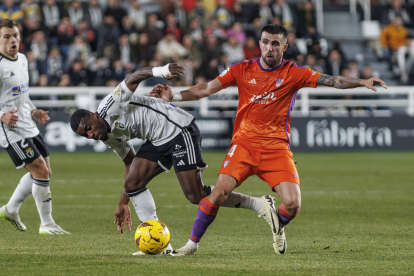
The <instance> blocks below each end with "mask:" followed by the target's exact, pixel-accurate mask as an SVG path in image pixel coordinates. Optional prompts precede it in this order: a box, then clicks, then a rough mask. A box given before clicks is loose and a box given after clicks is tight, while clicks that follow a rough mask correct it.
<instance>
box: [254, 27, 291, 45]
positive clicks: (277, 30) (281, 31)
mask: <svg viewBox="0 0 414 276" xmlns="http://www.w3.org/2000/svg"><path fill="white" fill-rule="evenodd" d="M263 32H266V33H269V34H281V35H283V37H284V38H285V43H286V40H287V34H288V33H287V31H286V29H285V28H284V27H283V26H280V25H277V24H268V25H266V26H264V27H263V29H262V32H261V33H260V37H261V36H262V34H263Z"/></svg>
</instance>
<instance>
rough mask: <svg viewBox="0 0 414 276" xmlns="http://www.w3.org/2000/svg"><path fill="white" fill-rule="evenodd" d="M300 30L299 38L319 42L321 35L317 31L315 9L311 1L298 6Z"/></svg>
mask: <svg viewBox="0 0 414 276" xmlns="http://www.w3.org/2000/svg"><path fill="white" fill-rule="evenodd" d="M298 20H299V22H298V29H297V36H298V37H305V38H306V39H309V40H310V41H312V40H319V38H320V35H319V34H318V33H317V31H316V13H315V7H314V6H313V4H312V2H310V1H302V2H300V3H299V5H298Z"/></svg>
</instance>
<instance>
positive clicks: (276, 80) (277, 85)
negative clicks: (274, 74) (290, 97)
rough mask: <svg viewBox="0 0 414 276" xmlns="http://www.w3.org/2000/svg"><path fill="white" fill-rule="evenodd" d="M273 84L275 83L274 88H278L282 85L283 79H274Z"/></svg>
mask: <svg viewBox="0 0 414 276" xmlns="http://www.w3.org/2000/svg"><path fill="white" fill-rule="evenodd" d="M275 82H276V87H279V86H280V85H281V84H282V83H283V79H281V78H277V79H275Z"/></svg>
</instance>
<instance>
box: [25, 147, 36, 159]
mask: <svg viewBox="0 0 414 276" xmlns="http://www.w3.org/2000/svg"><path fill="white" fill-rule="evenodd" d="M24 152H25V153H26V155H27V157H29V158H32V157H33V156H34V151H33V149H32V148H27V149H26V150H25V151H24Z"/></svg>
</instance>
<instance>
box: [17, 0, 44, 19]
mask: <svg viewBox="0 0 414 276" xmlns="http://www.w3.org/2000/svg"><path fill="white" fill-rule="evenodd" d="M20 8H21V9H22V11H23V12H24V17H25V18H32V19H33V20H35V21H36V22H37V23H42V21H43V17H42V11H41V10H40V7H39V5H38V4H37V3H33V0H24V1H22V3H21V4H20Z"/></svg>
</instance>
